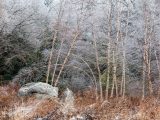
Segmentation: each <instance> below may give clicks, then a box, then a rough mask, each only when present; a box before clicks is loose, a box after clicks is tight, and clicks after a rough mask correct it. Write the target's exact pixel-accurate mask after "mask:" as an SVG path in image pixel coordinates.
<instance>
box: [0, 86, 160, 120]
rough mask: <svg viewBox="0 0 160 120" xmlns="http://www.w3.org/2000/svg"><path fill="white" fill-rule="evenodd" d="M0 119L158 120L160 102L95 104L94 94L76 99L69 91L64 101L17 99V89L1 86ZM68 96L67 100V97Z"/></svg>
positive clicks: (148, 99) (139, 101) (88, 92)
mask: <svg viewBox="0 0 160 120" xmlns="http://www.w3.org/2000/svg"><path fill="white" fill-rule="evenodd" d="M0 90H1V93H2V94H0V120H43V119H46V120H47V119H48V120H55V119H56V120H159V119H160V102H159V100H158V99H157V98H154V97H151V98H147V99H145V100H144V101H141V99H138V98H128V97H126V98H125V99H122V98H112V99H109V100H108V101H103V102H95V99H94V96H93V94H92V91H86V92H84V93H83V96H82V95H79V94H76V95H74V96H73V93H72V91H70V90H69V89H67V90H66V91H65V92H64V94H63V95H62V97H61V98H54V99H50V98H47V99H37V98H36V97H34V96H28V97H23V98H21V97H18V96H17V88H16V87H11V86H3V87H0ZM66 96H67V97H66Z"/></svg>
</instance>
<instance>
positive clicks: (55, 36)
mask: <svg viewBox="0 0 160 120" xmlns="http://www.w3.org/2000/svg"><path fill="white" fill-rule="evenodd" d="M57 33H58V30H55V33H54V38H53V41H52V49H51V53H50V55H49V61H48V68H47V78H46V83H48V81H49V75H50V68H51V63H52V57H53V50H54V44H55V41H56V38H57Z"/></svg>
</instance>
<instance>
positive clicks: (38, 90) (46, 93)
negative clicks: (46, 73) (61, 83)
mask: <svg viewBox="0 0 160 120" xmlns="http://www.w3.org/2000/svg"><path fill="white" fill-rule="evenodd" d="M33 94H35V95H36V97H37V96H38V97H39V98H45V97H47V98H48V97H58V88H57V87H53V86H51V85H49V84H47V83H42V82H37V83H34V82H32V83H28V84H26V85H24V86H22V87H21V88H20V89H19V91H18V95H19V96H29V95H33Z"/></svg>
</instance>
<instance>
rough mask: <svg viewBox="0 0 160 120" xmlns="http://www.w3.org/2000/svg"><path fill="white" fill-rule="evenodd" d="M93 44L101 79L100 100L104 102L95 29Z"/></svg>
mask: <svg viewBox="0 0 160 120" xmlns="http://www.w3.org/2000/svg"><path fill="white" fill-rule="evenodd" d="M93 42H94V49H95V55H96V65H97V70H98V78H99V87H100V100H101V101H103V89H102V80H101V71H100V68H99V56H98V50H97V42H96V37H95V33H94V29H93Z"/></svg>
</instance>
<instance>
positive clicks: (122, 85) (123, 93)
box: [121, 10, 129, 98]
mask: <svg viewBox="0 0 160 120" xmlns="http://www.w3.org/2000/svg"><path fill="white" fill-rule="evenodd" d="M128 21H129V10H128V11H127V26H126V36H125V38H124V40H123V65H122V83H121V95H122V96H123V98H124V97H125V92H126V40H127V39H128Z"/></svg>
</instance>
